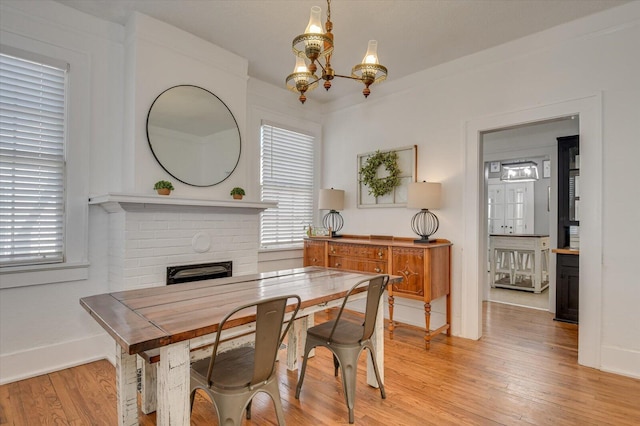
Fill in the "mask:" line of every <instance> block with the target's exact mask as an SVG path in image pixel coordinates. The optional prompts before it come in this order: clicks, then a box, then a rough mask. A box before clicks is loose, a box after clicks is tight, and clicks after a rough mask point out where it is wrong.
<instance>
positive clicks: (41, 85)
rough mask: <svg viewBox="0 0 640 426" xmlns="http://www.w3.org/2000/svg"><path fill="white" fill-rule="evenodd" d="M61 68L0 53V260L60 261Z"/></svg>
mask: <svg viewBox="0 0 640 426" xmlns="http://www.w3.org/2000/svg"><path fill="white" fill-rule="evenodd" d="M30 59H31V58H30ZM66 68H67V67H66V66H64V67H58V66H51V65H50V64H47V63H41V62H39V61H37V60H36V61H33V60H26V59H22V58H19V57H15V56H10V55H6V54H0V219H1V221H0V266H14V265H32V264H41V263H57V262H63V261H64V224H65V220H64V215H65V187H64V184H65V110H66V108H65V95H66V93H65V92H66V86H67V84H66V80H67V70H66Z"/></svg>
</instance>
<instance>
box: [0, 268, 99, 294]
mask: <svg viewBox="0 0 640 426" xmlns="http://www.w3.org/2000/svg"><path fill="white" fill-rule="evenodd" d="M0 276H1V277H2V280H0V289H5V288H15V287H28V286H30V285H43V284H56V283H62V282H69V281H81V280H86V279H88V278H89V264H88V263H86V262H82V263H51V264H45V265H28V266H12V267H6V268H2V270H1V271H0Z"/></svg>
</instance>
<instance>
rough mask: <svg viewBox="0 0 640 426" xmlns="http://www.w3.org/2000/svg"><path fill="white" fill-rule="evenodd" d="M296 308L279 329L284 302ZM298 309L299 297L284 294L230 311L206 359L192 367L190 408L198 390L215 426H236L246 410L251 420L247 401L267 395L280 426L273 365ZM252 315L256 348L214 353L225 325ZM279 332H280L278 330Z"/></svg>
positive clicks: (281, 415)
mask: <svg viewBox="0 0 640 426" xmlns="http://www.w3.org/2000/svg"><path fill="white" fill-rule="evenodd" d="M291 299H294V300H295V304H294V305H293V308H292V309H291V310H292V311H293V313H292V315H291V317H290V319H289V322H288V324H287V325H286V327H285V326H284V318H285V312H286V311H287V306H288V303H289V300H291ZM299 309H300V297H299V296H297V295H288V296H282V297H277V298H271V299H267V300H264V301H260V302H253V303H249V304H246V305H243V306H240V307H238V308H236V309H234V310H233V311H231V312H230V313H229V314H227V316H225V317H224V319H223V320H222V321H221V322H220V326H219V329H218V333H217V336H216V340H215V343H214V345H213V350H212V353H211V357H209V358H205V359H203V360H200V361H197V362H194V363H193V364H191V389H190V393H191V409H193V403H194V399H195V395H196V392H197V390H198V389H201V390H203V391H204V392H206V393H207V394H208V395H209V397H210V398H211V400H212V401H213V404H214V406H215V407H216V411H217V413H218V422H219V424H220V425H239V424H241V422H242V413H243V411H245V410H246V416H247V418H248V419H249V418H251V400H252V399H253V397H254V396H255V395H256V394H257V393H258V392H265V393H267V394H268V395H269V396H270V397H271V399H272V400H273V403H274V406H275V411H276V416H277V418H278V423H279V424H280V425H284V424H285V420H284V412H283V410H282V402H281V401H280V391H279V389H278V379H277V376H276V366H275V362H276V359H277V355H278V350H279V349H280V345H281V344H282V340H283V338H284V336H285V335H286V334H287V331H288V330H289V327H291V324H292V323H293V320H294V318H295V316H296V315H297V313H298V310H299ZM241 312H242V314H243V315H246V314H247V313H251V312H255V322H256V331H255V345H252V346H242V347H238V348H233V349H231V350H228V351H226V352H218V346H219V344H220V336H221V335H222V334H223V333H222V330H224V329H225V327H226V326H227V323H229V326H231V323H232V322H233V320H234V318H237V317H238V314H239V313H241ZM283 327H284V330H283Z"/></svg>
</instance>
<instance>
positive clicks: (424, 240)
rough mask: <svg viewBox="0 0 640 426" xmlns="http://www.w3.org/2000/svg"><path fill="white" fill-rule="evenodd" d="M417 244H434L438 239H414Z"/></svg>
mask: <svg viewBox="0 0 640 426" xmlns="http://www.w3.org/2000/svg"><path fill="white" fill-rule="evenodd" d="M413 242H414V243H415V244H432V243H435V242H436V240H430V239H429V237H424V238H420V239H419V240H413Z"/></svg>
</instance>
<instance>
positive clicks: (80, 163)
mask: <svg viewBox="0 0 640 426" xmlns="http://www.w3.org/2000/svg"><path fill="white" fill-rule="evenodd" d="M0 39H1V40H2V45H1V46H0V49H2V50H3V51H4V52H6V53H8V54H13V55H15V54H16V53H19V52H26V54H27V55H39V56H43V57H48V58H56V59H57V60H59V61H62V62H65V63H67V64H69V67H70V73H69V76H68V100H67V104H68V107H67V113H68V117H67V140H66V144H67V145H66V161H67V168H66V182H65V191H66V201H65V203H66V204H65V211H66V217H65V261H64V262H62V263H56V264H45V265H30V266H11V267H3V268H1V269H0V288H1V289H5V288H14V287H24V286H30V285H41V284H51V283H59V282H67V281H77V280H83V279H87V278H88V275H89V273H88V267H89V262H88V240H89V238H88V235H89V218H88V216H89V204H88V193H89V191H88V188H89V187H88V185H89V183H88V182H89V179H88V177H89V164H88V163H89V162H88V161H87V159H88V158H89V155H88V154H89V144H90V141H91V128H90V124H89V123H90V122H91V79H90V74H91V65H90V64H91V61H90V58H89V56H88V55H86V54H83V53H81V52H77V51H73V50H69V49H65V48H63V47H60V46H55V45H51V44H46V43H43V42H40V41H37V40H33V39H28V38H25V37H22V36H20V35H17V34H15V33H11V32H7V31H0ZM31 57H33V56H31Z"/></svg>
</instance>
